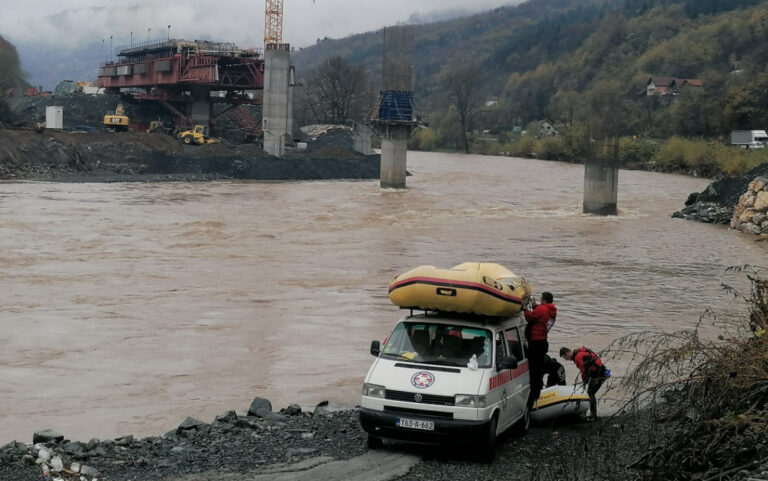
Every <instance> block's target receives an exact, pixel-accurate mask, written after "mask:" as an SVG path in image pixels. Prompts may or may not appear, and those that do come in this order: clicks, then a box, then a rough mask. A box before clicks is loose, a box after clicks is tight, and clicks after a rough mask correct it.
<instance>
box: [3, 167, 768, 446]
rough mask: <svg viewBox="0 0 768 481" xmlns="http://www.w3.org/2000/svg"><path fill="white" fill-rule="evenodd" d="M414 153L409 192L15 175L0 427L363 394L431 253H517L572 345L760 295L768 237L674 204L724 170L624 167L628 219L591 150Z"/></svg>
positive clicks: (690, 321) (29, 428)
mask: <svg viewBox="0 0 768 481" xmlns="http://www.w3.org/2000/svg"><path fill="white" fill-rule="evenodd" d="M408 167H409V171H410V172H412V173H413V176H411V177H408V179H407V183H408V188H407V189H406V190H401V191H399V190H382V189H380V188H379V184H378V181H357V182H343V181H331V182H284V183H264V182H211V183H114V184H89V183H84V184H70V183H66V184H65V183H42V182H23V183H2V184H0V276H1V277H0V309H1V311H0V339H2V342H1V343H0V346H2V349H0V399H2V403H0V444H3V443H5V442H7V441H10V440H13V439H18V440H20V441H24V442H31V438H32V433H33V431H35V430H39V429H45V428H52V429H55V430H57V431H59V432H61V433H62V434H64V435H65V436H66V437H68V438H70V439H78V440H87V439H89V438H91V437H99V438H102V439H103V438H111V437H116V436H120V435H125V434H135V435H139V436H146V435H157V434H162V433H164V432H166V431H169V430H171V429H173V428H175V427H176V426H177V425H178V424H179V423H180V422H181V421H182V420H183V419H184V418H185V417H186V416H194V417H196V418H199V419H201V420H203V421H207V422H209V421H211V420H212V419H213V417H214V416H215V415H216V414H219V413H221V412H224V411H226V410H229V409H235V410H237V411H238V412H239V413H244V412H245V411H246V410H247V408H248V406H249V403H250V401H251V400H252V399H253V398H254V397H255V396H262V397H266V398H268V399H270V400H271V401H272V403H273V406H274V408H275V409H276V410H277V409H280V408H282V407H285V406H287V405H288V404H291V403H297V404H299V405H301V406H303V407H305V408H310V407H312V406H314V405H315V404H317V403H318V402H320V401H323V400H328V401H330V403H331V405H333V406H338V407H346V406H354V405H355V404H356V403H357V402H358V401H359V392H360V387H361V383H362V379H363V376H364V375H365V372H366V370H367V369H368V366H369V364H370V362H371V360H372V358H371V357H370V354H369V353H368V348H369V345H370V341H371V339H382V338H384V337H385V336H386V335H387V333H388V331H389V329H390V328H391V326H392V325H393V323H394V322H395V321H396V320H397V319H398V318H399V317H400V316H401V315H403V314H404V313H403V312H402V311H399V310H398V309H397V308H396V307H394V306H393V305H392V304H390V302H389V300H388V298H387V287H388V284H389V281H390V280H391V279H392V278H393V277H394V276H395V275H396V274H398V273H401V272H403V271H405V270H407V269H410V268H412V267H414V266H416V265H420V264H432V265H436V266H441V267H449V266H453V265H456V264H459V263H461V262H464V261H470V260H473V261H485V262H497V263H500V264H503V265H504V266H506V267H508V268H510V269H512V270H513V271H515V272H516V273H518V274H520V275H523V276H525V277H527V278H528V279H529V280H530V282H531V283H532V284H533V285H534V290H535V292H537V293H538V292H541V291H542V290H551V291H552V292H553V293H554V294H555V301H556V303H557V305H558V308H559V315H558V322H557V324H556V326H555V328H554V330H553V332H552V333H551V337H550V346H551V351H556V350H557V349H558V348H559V346H560V345H566V344H567V345H576V344H587V345H589V346H590V347H592V348H594V349H601V348H604V347H605V346H607V345H608V344H609V343H610V342H611V340H613V339H615V338H616V337H619V336H622V335H625V334H628V333H633V332H638V331H643V330H656V329H664V330H670V329H679V328H686V327H691V326H694V325H695V324H696V322H697V321H698V320H699V317H700V315H701V314H702V313H703V312H704V310H705V309H706V308H713V309H717V310H728V309H736V308H740V307H741V306H739V305H738V304H736V303H734V302H733V301H731V298H730V297H729V296H728V295H727V294H726V293H725V292H723V291H722V289H721V282H739V279H740V276H739V275H737V274H731V273H726V272H725V269H726V268H727V267H729V266H732V265H738V264H745V263H752V264H759V263H760V262H762V261H763V260H764V259H765V258H766V254H767V253H768V246H766V243H755V242H754V239H753V238H752V237H748V236H745V235H742V234H739V233H735V232H731V231H728V230H727V229H726V228H725V227H723V226H714V225H706V224H700V223H696V222H689V221H684V220H679V219H672V218H670V214H671V213H672V212H673V211H675V210H677V209H679V208H681V207H682V206H683V202H684V201H685V199H686V197H687V196H688V194H689V193H691V192H693V191H700V190H702V189H703V188H704V187H705V186H706V185H707V184H708V180H705V179H697V178H690V177H684V176H677V175H662V174H656V173H649V172H633V171H621V173H620V176H619V210H620V213H619V215H618V216H615V217H597V216H591V215H584V214H582V212H581V201H582V190H583V175H584V174H583V172H584V169H583V166H580V165H571V164H562V163H554V162H541V161H533V160H523V159H513V158H498V157H483V156H464V155H447V154H428V153H413V152H411V153H409V157H408ZM571 367H572V366H569V376H572V374H573V373H574V371H573V370H572V369H571ZM617 374H618V375H620V368H619V369H618V370H617V369H614V375H617Z"/></svg>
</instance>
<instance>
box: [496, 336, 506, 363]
mask: <svg viewBox="0 0 768 481" xmlns="http://www.w3.org/2000/svg"><path fill="white" fill-rule="evenodd" d="M495 336H496V364H498V363H500V362H501V360H502V359H504V357H505V356H506V355H507V343H506V342H504V338H503V337H502V335H501V332H497V333H496V334H495Z"/></svg>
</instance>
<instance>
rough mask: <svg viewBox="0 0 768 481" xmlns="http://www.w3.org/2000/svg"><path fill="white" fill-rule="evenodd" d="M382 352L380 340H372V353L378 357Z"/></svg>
mask: <svg viewBox="0 0 768 481" xmlns="http://www.w3.org/2000/svg"><path fill="white" fill-rule="evenodd" d="M380 353H381V344H380V343H379V341H371V354H372V355H374V356H376V357H378V356H379V354H380Z"/></svg>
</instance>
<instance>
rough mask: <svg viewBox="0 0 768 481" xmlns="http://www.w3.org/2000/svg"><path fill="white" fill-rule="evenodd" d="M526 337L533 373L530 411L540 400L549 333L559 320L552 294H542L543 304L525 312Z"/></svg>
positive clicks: (530, 367)
mask: <svg viewBox="0 0 768 481" xmlns="http://www.w3.org/2000/svg"><path fill="white" fill-rule="evenodd" d="M523 313H524V314H525V320H526V322H527V324H526V326H525V337H526V339H528V369H530V373H531V393H530V395H529V396H528V409H530V408H531V407H532V406H533V403H534V402H536V400H537V399H538V398H539V395H540V394H541V388H542V383H543V377H544V370H543V368H544V356H546V354H547V351H548V350H549V342H548V341H547V333H549V330H550V329H552V326H553V325H554V324H555V319H556V318H557V307H556V306H555V304H554V297H553V296H552V293H551V292H542V293H541V304H539V305H536V301H535V300H534V301H533V310H525V311H523Z"/></svg>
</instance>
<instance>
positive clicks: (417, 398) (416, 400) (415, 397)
mask: <svg viewBox="0 0 768 481" xmlns="http://www.w3.org/2000/svg"><path fill="white" fill-rule="evenodd" d="M422 399H424V396H422V395H421V393H420V392H417V393H416V394H414V396H413V400H414V401H415V402H417V403H420V402H421V400H422Z"/></svg>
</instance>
